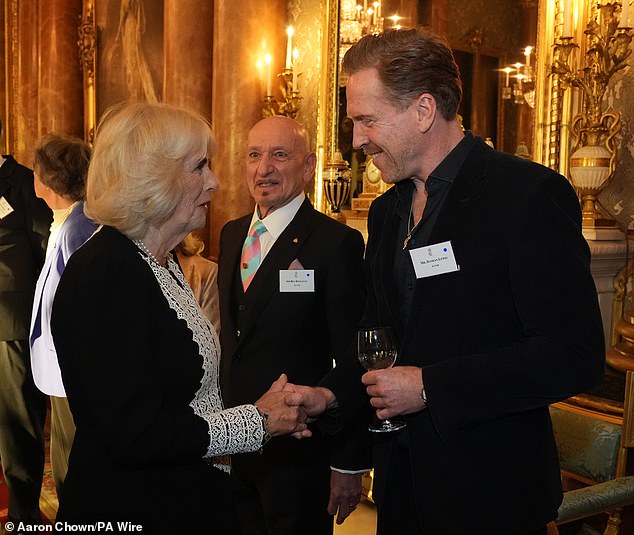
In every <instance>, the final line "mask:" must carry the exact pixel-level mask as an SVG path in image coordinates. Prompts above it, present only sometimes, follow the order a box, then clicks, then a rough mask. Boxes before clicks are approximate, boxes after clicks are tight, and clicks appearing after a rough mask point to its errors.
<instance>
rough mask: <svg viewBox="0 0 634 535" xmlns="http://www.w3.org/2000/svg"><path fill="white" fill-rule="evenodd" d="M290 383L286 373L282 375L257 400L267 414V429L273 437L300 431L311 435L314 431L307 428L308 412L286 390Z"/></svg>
mask: <svg viewBox="0 0 634 535" xmlns="http://www.w3.org/2000/svg"><path fill="white" fill-rule="evenodd" d="M286 383H288V378H287V377H286V374H284V373H283V374H282V375H280V378H279V379H278V380H277V381H275V382H274V383H273V384H272V385H271V388H269V390H268V392H266V393H265V394H264V395H263V396H262V397H261V398H260V399H258V400H257V401H256V402H255V406H256V407H257V408H258V410H259V411H260V412H261V413H264V414H267V415H268V419H267V420H266V430H267V432H268V433H269V435H271V436H272V437H274V436H278V435H288V434H291V433H294V434H297V433H299V434H300V435H301V436H302V437H310V436H311V435H312V433H311V432H310V430H308V429H307V425H306V412H305V411H304V409H303V408H302V407H301V405H299V404H298V403H293V400H292V399H289V403H287V401H286V400H287V398H289V397H290V394H289V392H284V387H285V386H286Z"/></svg>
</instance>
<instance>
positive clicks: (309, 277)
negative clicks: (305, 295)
mask: <svg viewBox="0 0 634 535" xmlns="http://www.w3.org/2000/svg"><path fill="white" fill-rule="evenodd" d="M314 291H315V270H314V269H280V292H314Z"/></svg>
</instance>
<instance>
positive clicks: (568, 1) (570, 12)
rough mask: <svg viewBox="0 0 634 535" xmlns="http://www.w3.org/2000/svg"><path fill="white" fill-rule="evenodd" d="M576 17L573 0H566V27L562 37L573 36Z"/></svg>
mask: <svg viewBox="0 0 634 535" xmlns="http://www.w3.org/2000/svg"><path fill="white" fill-rule="evenodd" d="M573 17H574V13H573V4H572V0H564V27H563V35H562V37H572V19H573Z"/></svg>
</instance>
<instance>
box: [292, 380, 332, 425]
mask: <svg viewBox="0 0 634 535" xmlns="http://www.w3.org/2000/svg"><path fill="white" fill-rule="evenodd" d="M284 391H285V392H289V394H287V396H286V403H288V404H289V405H301V406H302V408H303V409H304V411H306V415H307V416H308V418H309V420H308V421H309V422H312V421H315V419H316V418H317V417H318V416H320V415H321V414H322V413H324V412H325V411H327V410H328V409H331V408H333V407H335V406H336V404H337V400H336V399H335V395H334V394H333V393H332V391H330V390H329V389H328V388H324V387H322V386H302V385H295V384H292V383H287V384H286V386H285V387H284Z"/></svg>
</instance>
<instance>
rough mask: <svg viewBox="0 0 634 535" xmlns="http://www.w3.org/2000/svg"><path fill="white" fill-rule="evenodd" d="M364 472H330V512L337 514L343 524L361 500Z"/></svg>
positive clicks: (338, 520) (338, 522) (339, 522)
mask: <svg viewBox="0 0 634 535" xmlns="http://www.w3.org/2000/svg"><path fill="white" fill-rule="evenodd" d="M362 475H363V474H344V473H342V472H337V471H336V470H332V471H331V472H330V500H329V501H328V514H329V515H333V516H334V515H337V524H343V521H344V520H345V519H346V518H348V516H349V515H350V513H352V511H354V510H355V509H356V507H357V504H358V503H359V501H360V500H361V476H362Z"/></svg>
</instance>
